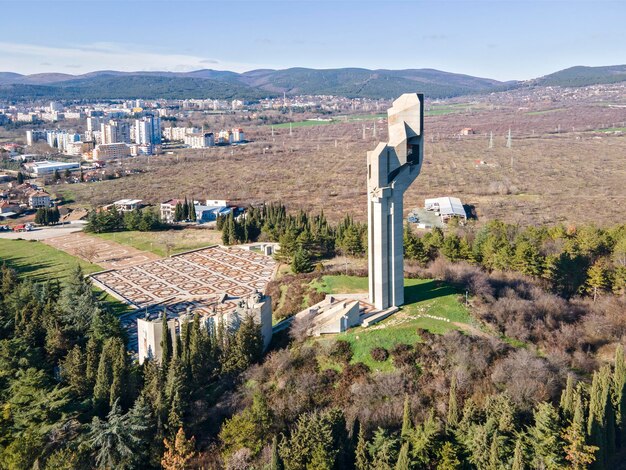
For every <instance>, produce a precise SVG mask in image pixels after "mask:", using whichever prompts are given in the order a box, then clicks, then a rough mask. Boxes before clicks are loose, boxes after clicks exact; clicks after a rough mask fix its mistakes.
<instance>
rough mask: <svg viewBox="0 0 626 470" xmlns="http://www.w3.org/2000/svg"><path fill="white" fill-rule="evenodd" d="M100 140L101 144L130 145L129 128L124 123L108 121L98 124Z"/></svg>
mask: <svg viewBox="0 0 626 470" xmlns="http://www.w3.org/2000/svg"><path fill="white" fill-rule="evenodd" d="M100 138H101V139H102V143H103V144H118V143H126V144H129V143H130V126H129V125H128V123H127V122H124V121H113V120H111V121H109V123H108V124H100Z"/></svg>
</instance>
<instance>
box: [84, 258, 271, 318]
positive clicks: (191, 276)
mask: <svg viewBox="0 0 626 470" xmlns="http://www.w3.org/2000/svg"><path fill="white" fill-rule="evenodd" d="M275 267H276V263H275V262H274V260H273V259H272V258H270V257H268V256H264V255H261V254H258V253H254V252H252V251H247V250H243V249H240V248H225V247H220V246H215V247H210V248H204V249H202V250H197V251H193V252H189V253H184V254H181V255H178V256H173V257H171V258H165V259H159V260H156V261H151V262H148V263H142V264H138V265H135V266H131V267H128V268H123V269H117V270H113V271H108V272H103V273H98V274H94V275H93V276H92V278H93V280H94V281H95V282H96V284H99V285H101V286H102V287H103V288H104V289H105V290H107V291H109V292H111V293H112V294H113V295H115V296H116V297H118V298H120V299H123V300H124V301H126V302H128V303H130V304H132V305H134V306H136V307H137V308H143V307H148V306H150V305H154V304H156V303H161V302H164V301H166V300H168V301H170V302H168V303H171V300H174V299H175V300H176V301H177V302H176V305H180V306H181V307H180V308H182V309H183V310H184V309H185V308H186V306H184V307H183V306H182V305H183V304H184V303H185V302H194V303H196V305H194V307H195V310H196V311H197V310H198V309H202V310H204V309H208V308H210V304H211V301H214V300H216V299H217V298H219V297H220V296H221V295H222V294H227V295H228V296H229V297H246V296H248V295H251V294H253V293H254V291H255V290H258V291H261V292H262V291H264V290H265V287H266V286H267V283H268V282H269V281H270V280H271V278H272V275H273V274H274V270H275ZM227 302H228V301H227ZM233 307H234V305H233ZM207 313H208V312H207Z"/></svg>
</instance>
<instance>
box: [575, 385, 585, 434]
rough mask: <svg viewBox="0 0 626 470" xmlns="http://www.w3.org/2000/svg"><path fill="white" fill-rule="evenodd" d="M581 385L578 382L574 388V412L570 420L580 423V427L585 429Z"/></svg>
mask: <svg viewBox="0 0 626 470" xmlns="http://www.w3.org/2000/svg"><path fill="white" fill-rule="evenodd" d="M583 393H584V390H583V385H582V384H579V386H578V387H576V389H575V390H574V414H573V417H572V421H573V422H574V423H576V424H578V425H580V428H581V429H583V430H584V429H585V401H584V397H583Z"/></svg>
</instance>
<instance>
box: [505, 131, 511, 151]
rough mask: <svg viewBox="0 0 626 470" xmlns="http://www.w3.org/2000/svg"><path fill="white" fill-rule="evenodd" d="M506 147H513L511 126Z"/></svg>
mask: <svg viewBox="0 0 626 470" xmlns="http://www.w3.org/2000/svg"><path fill="white" fill-rule="evenodd" d="M506 148H508V149H510V148H511V128H510V127H509V135H508V137H507V139H506Z"/></svg>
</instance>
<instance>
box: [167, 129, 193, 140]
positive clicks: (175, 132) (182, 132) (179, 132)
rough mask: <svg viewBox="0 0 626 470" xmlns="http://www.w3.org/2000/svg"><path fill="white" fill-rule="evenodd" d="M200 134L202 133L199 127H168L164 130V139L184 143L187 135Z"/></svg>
mask: <svg viewBox="0 0 626 470" xmlns="http://www.w3.org/2000/svg"><path fill="white" fill-rule="evenodd" d="M198 133H200V129H199V128H197V127H166V128H165V129H163V137H165V138H166V139H168V140H180V141H184V140H185V136H186V135H189V134H198Z"/></svg>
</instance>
